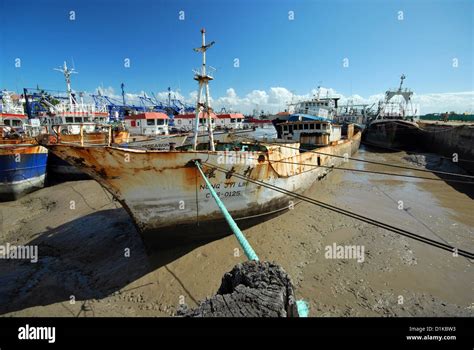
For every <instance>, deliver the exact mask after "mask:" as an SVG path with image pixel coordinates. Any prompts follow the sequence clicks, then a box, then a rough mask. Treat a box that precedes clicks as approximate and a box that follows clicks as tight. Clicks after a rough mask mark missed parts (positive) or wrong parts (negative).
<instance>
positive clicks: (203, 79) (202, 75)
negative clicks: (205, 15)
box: [193, 28, 215, 151]
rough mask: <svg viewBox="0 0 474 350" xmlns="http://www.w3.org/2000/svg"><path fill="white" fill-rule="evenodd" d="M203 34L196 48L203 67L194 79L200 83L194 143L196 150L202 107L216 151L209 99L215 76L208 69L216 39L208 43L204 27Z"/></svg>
mask: <svg viewBox="0 0 474 350" xmlns="http://www.w3.org/2000/svg"><path fill="white" fill-rule="evenodd" d="M201 36H202V45H201V47H198V48H196V49H194V51H196V52H201V53H202V67H201V68H200V69H196V70H194V80H197V82H198V84H199V89H198V96H197V104H196V122H195V127H194V143H193V149H194V150H196V147H197V141H198V133H199V113H200V112H201V108H202V111H203V115H207V128H208V132H209V143H210V146H211V147H210V150H211V151H214V150H215V148H214V135H213V133H212V128H213V126H212V118H211V113H212V108H211V105H210V101H209V81H210V80H213V79H214V78H213V77H212V76H211V75H210V74H209V73H207V71H206V51H207V50H208V49H209V48H210V47H211V46H212V45H214V43H215V42H214V41H212V42H210V43H209V44H207V45H206V30H205V29H204V28H203V29H201ZM203 88H205V94H206V100H205V102H204V103H203V102H201V97H202V90H203Z"/></svg>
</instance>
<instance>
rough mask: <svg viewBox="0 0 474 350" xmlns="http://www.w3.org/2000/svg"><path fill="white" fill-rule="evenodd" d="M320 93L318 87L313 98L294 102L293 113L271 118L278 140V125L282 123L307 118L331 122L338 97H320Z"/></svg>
mask: <svg viewBox="0 0 474 350" xmlns="http://www.w3.org/2000/svg"><path fill="white" fill-rule="evenodd" d="M320 92H321V87H318V93H317V94H316V96H315V97H314V98H312V99H310V100H303V101H299V102H296V103H295V104H294V108H293V113H290V112H289V111H285V112H280V113H277V114H276V115H275V116H274V117H273V118H271V120H272V123H273V126H274V127H275V129H276V130H277V134H278V138H282V130H281V127H279V126H278V125H279V124H281V123H283V122H286V121H289V120H294V119H295V118H296V119H301V118H307V117H309V118H310V119H311V117H316V119H327V120H330V121H332V120H333V119H334V118H335V117H336V111H337V108H338V106H337V104H338V100H339V97H328V96H327V97H320Z"/></svg>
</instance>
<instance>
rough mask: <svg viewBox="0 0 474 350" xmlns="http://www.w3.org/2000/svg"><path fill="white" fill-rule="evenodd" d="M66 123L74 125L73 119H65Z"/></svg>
mask: <svg viewBox="0 0 474 350" xmlns="http://www.w3.org/2000/svg"><path fill="white" fill-rule="evenodd" d="M66 123H74V118H73V117H66Z"/></svg>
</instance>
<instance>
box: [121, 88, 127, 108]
mask: <svg viewBox="0 0 474 350" xmlns="http://www.w3.org/2000/svg"><path fill="white" fill-rule="evenodd" d="M124 88H125V84H124V83H122V84H120V89H122V102H123V105H124V106H125V105H126V103H125V90H124Z"/></svg>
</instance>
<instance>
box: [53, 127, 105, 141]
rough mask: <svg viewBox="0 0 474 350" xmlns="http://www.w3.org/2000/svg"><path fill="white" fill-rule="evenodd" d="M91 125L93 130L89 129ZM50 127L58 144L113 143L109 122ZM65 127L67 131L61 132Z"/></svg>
mask: <svg viewBox="0 0 474 350" xmlns="http://www.w3.org/2000/svg"><path fill="white" fill-rule="evenodd" d="M74 126H76V127H78V128H79V130H77V128H74ZM70 127H73V128H70ZM91 127H93V128H94V129H93V131H91ZM51 129H52V130H53V133H54V136H55V137H56V142H57V143H60V144H72V145H80V146H84V145H94V146H110V145H111V144H112V143H113V133H112V125H109V124H91V123H68V124H59V125H53V126H52V127H51ZM65 129H66V130H67V132H68V133H66V134H63V133H62V131H64V130H65ZM75 131H78V133H75ZM102 136H103V139H102Z"/></svg>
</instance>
